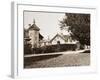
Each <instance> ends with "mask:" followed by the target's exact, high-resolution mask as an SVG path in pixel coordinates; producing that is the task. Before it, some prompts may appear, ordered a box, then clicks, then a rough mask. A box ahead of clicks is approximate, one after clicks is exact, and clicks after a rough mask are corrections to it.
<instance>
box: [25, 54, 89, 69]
mask: <svg viewBox="0 0 100 80" xmlns="http://www.w3.org/2000/svg"><path fill="white" fill-rule="evenodd" d="M89 64H90V53H78V54H74V53H73V54H55V55H43V56H33V57H26V58H24V68H47V67H68V66H87V65H89Z"/></svg>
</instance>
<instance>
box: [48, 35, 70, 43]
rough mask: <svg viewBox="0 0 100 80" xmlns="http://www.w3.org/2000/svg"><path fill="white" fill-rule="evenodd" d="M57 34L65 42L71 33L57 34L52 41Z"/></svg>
mask: <svg viewBox="0 0 100 80" xmlns="http://www.w3.org/2000/svg"><path fill="white" fill-rule="evenodd" d="M57 36H59V37H60V38H62V39H63V40H64V41H65V42H66V40H67V39H68V38H69V35H62V34H56V35H55V36H54V37H53V38H52V39H51V40H50V42H52V41H53V40H54V39H55V38H56V37H57Z"/></svg>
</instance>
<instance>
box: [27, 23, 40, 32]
mask: <svg viewBox="0 0 100 80" xmlns="http://www.w3.org/2000/svg"><path fill="white" fill-rule="evenodd" d="M28 30H37V31H39V30H40V28H39V27H37V25H36V24H35V23H34V24H33V25H31V26H30V27H29V28H28Z"/></svg>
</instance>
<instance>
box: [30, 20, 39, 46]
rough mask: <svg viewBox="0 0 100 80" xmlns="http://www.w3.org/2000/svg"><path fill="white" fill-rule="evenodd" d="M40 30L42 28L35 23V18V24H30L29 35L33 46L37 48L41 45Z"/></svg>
mask: <svg viewBox="0 0 100 80" xmlns="http://www.w3.org/2000/svg"><path fill="white" fill-rule="evenodd" d="M39 30H40V28H39V27H37V25H36V24H35V20H34V21H33V24H32V25H31V24H29V29H28V31H29V37H30V39H31V40H30V42H31V44H32V48H37V47H39Z"/></svg>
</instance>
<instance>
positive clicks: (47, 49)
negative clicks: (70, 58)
mask: <svg viewBox="0 0 100 80" xmlns="http://www.w3.org/2000/svg"><path fill="white" fill-rule="evenodd" d="M26 48H27V49H26ZM76 48H77V46H76V44H60V45H49V46H43V47H40V48H33V49H30V48H29V47H24V51H25V54H41V53H54V52H63V51H69V50H76ZM27 50H28V51H27Z"/></svg>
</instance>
